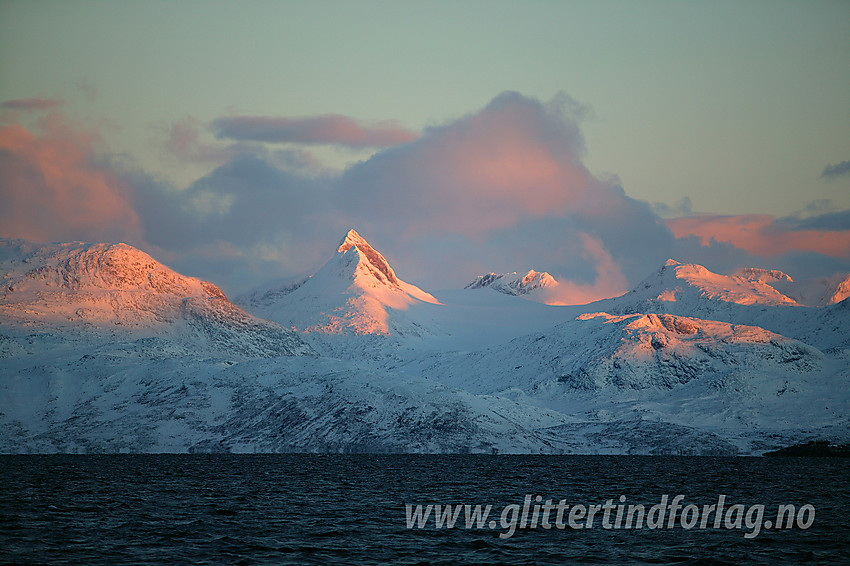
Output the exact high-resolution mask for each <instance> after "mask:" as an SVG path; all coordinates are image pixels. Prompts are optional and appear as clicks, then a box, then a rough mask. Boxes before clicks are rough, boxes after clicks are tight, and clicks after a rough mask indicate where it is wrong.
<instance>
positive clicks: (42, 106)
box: [0, 98, 65, 110]
mask: <svg viewBox="0 0 850 566" xmlns="http://www.w3.org/2000/svg"><path fill="white" fill-rule="evenodd" d="M64 103H65V101H63V100H62V99H60V98H16V99H14V100H6V101H4V102H0V107H2V108H5V109H7V110H50V109H51V108H56V107H58V106H62V105H63V104H64Z"/></svg>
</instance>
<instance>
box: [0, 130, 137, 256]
mask: <svg viewBox="0 0 850 566" xmlns="http://www.w3.org/2000/svg"><path fill="white" fill-rule="evenodd" d="M96 140H97V135H96V134H94V133H92V132H87V131H84V130H81V129H77V128H74V127H71V126H70V125H68V124H67V123H66V122H65V121H64V119H63V118H62V117H60V116H59V115H56V114H53V115H50V116H48V117H47V118H45V119H44V120H42V121H41V122H40V123H39V128H38V131H37V132H33V131H30V130H28V129H26V128H25V127H23V126H21V125H20V124H15V123H13V124H10V125H6V126H4V127H2V128H0V202H2V207H0V236H3V237H14V238H27V239H32V240H37V241H67V240H88V241H127V242H131V243H132V242H138V241H140V240H141V235H142V228H141V225H140V222H139V218H138V216H137V215H136V213H135V212H134V210H133V208H132V206H131V205H130V203H129V202H128V198H127V195H128V193H129V190H130V189H129V187H128V186H127V185H126V184H125V183H124V182H123V181H121V180H120V179H119V178H118V177H117V176H116V175H115V174H114V173H113V172H112V171H110V170H109V169H108V168H106V167H103V166H99V165H98V164H97V163H96V162H95V161H94V157H93V147H94V144H95V142H96Z"/></svg>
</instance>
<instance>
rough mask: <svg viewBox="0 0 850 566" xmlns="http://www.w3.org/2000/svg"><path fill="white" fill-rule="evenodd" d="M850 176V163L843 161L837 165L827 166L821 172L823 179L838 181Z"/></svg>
mask: <svg viewBox="0 0 850 566" xmlns="http://www.w3.org/2000/svg"><path fill="white" fill-rule="evenodd" d="M848 175H850V161H842V162H841V163H836V164H835V165H827V166H826V167H824V168H823V172H821V174H820V176H821V179H837V178H838V177H846V176H848Z"/></svg>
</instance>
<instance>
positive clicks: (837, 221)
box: [666, 212, 850, 258]
mask: <svg viewBox="0 0 850 566" xmlns="http://www.w3.org/2000/svg"><path fill="white" fill-rule="evenodd" d="M666 222H667V225H668V226H669V227H670V229H671V230H673V233H674V234H675V235H676V237H677V238H683V237H687V236H696V237H698V238H699V239H700V241H701V243H702V245H704V246H708V245H710V244H711V242H712V241H716V242H725V243H728V244H732V245H733V246H735V247H737V248H740V249H742V250H745V251H747V252H749V253H751V254H754V255H759V256H764V257H772V256H778V255H781V254H786V253H791V252H815V253H819V254H823V255H827V256H833V257H838V258H848V257H850V227H848V226H847V213H846V212H843V213H831V214H828V215H822V216H819V217H810V218H805V219H800V218H795V217H787V218H779V219H777V218H775V217H773V216H770V215H766V214H747V215H737V216H735V215H730V216H722V215H705V216H690V217H683V218H674V219H670V220H667V221H666Z"/></svg>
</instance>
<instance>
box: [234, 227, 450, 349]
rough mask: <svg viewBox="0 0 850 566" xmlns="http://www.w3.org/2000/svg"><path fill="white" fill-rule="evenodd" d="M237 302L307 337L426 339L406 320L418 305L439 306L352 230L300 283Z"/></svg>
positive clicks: (258, 292) (424, 330) (421, 330)
mask: <svg viewBox="0 0 850 566" xmlns="http://www.w3.org/2000/svg"><path fill="white" fill-rule="evenodd" d="M237 301H238V302H239V303H240V304H242V305H244V306H245V307H246V308H248V309H249V310H251V311H252V312H254V313H256V314H258V315H259V316H263V317H265V318H268V319H269V320H274V321H276V322H279V323H280V324H282V325H284V326H287V327H292V328H294V329H296V330H299V331H301V332H306V333H321V334H359V335H363V334H382V335H402V336H404V335H409V334H412V335H420V334H422V333H425V334H427V333H429V332H430V331H429V330H428V329H427V328H424V327H422V326H420V325H418V324H417V323H416V321H415V320H412V319H411V318H410V317H409V316H405V311H408V310H409V309H410V308H411V306H413V305H420V304H422V303H428V304H437V303H438V301H437V299H435V298H434V297H433V296H432V295H430V294H428V293H426V292H425V291H423V290H421V289H420V288H419V287H416V286H415V285H411V284H410V283H406V282H404V281H402V280H401V279H399V278H398V277H397V276H396V274H395V272H394V271H393V269H392V267H390V265H389V263H388V262H387V260H386V259H385V258H384V256H382V255H381V254H380V253H379V252H378V251H376V250H375V249H374V248H373V247H372V246H371V245H369V243H368V242H367V241H366V240H364V239H363V238H362V237H361V236H360V234H358V233H357V232H356V231H354V230H349V231H348V233H347V234H346V235H345V237H344V238H343V239H342V241H341V242H340V244H339V246H338V247H337V250H336V253H335V254H334V256H333V257H331V258H330V259H329V260H328V261H327V262H326V263H325V264H324V265H323V266H322V267H321V268H319V270H318V271H316V273H314V274H313V275H311V276H309V277H306V278H304V279H302V280H300V281H296V282H294V283H291V284H287V285H283V286H276V287H272V288H261V289H258V290H255V291H252V292H250V293H248V294H246V295H244V296H242V297H239V298H238V299H237Z"/></svg>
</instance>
